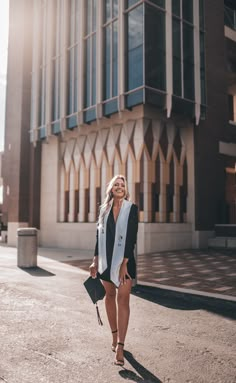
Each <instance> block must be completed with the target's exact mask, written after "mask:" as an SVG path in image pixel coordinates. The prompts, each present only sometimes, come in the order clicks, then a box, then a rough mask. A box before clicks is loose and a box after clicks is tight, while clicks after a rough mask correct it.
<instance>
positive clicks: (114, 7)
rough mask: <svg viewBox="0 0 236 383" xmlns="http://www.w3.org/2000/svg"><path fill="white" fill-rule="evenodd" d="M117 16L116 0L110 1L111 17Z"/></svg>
mask: <svg viewBox="0 0 236 383" xmlns="http://www.w3.org/2000/svg"><path fill="white" fill-rule="evenodd" d="M117 16H118V0H113V1H112V17H113V18H114V17H117Z"/></svg>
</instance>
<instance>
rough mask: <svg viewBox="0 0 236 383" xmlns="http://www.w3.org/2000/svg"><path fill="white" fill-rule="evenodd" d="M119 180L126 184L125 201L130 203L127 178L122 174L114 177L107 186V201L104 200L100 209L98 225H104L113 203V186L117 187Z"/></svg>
mask: <svg viewBox="0 0 236 383" xmlns="http://www.w3.org/2000/svg"><path fill="white" fill-rule="evenodd" d="M118 179H121V180H122V181H123V182H124V184H125V195H124V199H126V200H127V201H129V199H130V194H129V191H128V185H127V180H126V178H125V176H123V175H122V174H118V175H116V176H114V177H113V178H112V179H111V181H110V182H109V183H108V185H107V189H106V196H105V199H104V201H103V203H102V204H101V206H100V208H99V217H98V225H103V222H104V216H105V214H106V213H107V211H108V209H109V208H110V206H111V204H112V202H113V193H112V188H113V186H114V185H115V183H116V181H117V180H118Z"/></svg>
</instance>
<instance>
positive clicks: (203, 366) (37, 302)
mask: <svg viewBox="0 0 236 383" xmlns="http://www.w3.org/2000/svg"><path fill="white" fill-rule="evenodd" d="M39 254H40V255H39V256H38V267H37V268H33V269H24V270H23V269H20V268H17V266H16V258H17V257H16V249H14V248H9V247H5V246H1V247H0V297H1V300H0V335H1V346H0V382H1V381H2V382H7V383H38V382H45V383H54V382H55V383H78V382H79V383H80V382H88V383H94V382H96V383H100V382H104V383H106V382H109V383H110V382H112V383H113V382H114V383H119V382H124V380H125V381H128V382H143V383H145V382H146V383H160V382H161V383H167V382H168V383H213V382H214V383H219V382H222V383H234V382H235V376H236V364H235V355H236V347H235V345H236V336H235V334H236V331H235V330H236V327H235V319H236V310H235V308H236V305H235V303H234V302H229V301H226V300H219V299H218V300H217V299H212V298H207V297H198V296H194V295H191V294H189V295H187V294H186V295H179V296H176V295H172V294H171V293H170V292H169V291H168V290H165V293H164V294H163V293H160V289H158V288H156V289H155V288H154V287H145V286H138V287H137V288H136V289H134V291H133V293H132V296H131V317H130V325H129V331H128V335H127V339H126V345H125V349H126V353H125V357H126V363H125V368H120V367H117V366H114V364H113V360H114V353H112V351H111V347H110V346H111V335H110V330H109V327H108V323H107V319H106V314H105V309H104V302H100V303H99V307H100V311H101V316H102V319H103V322H104V326H103V327H100V326H99V325H98V323H97V318H96V312H95V307H94V305H93V304H92V303H91V301H90V299H89V297H88V296H87V293H86V291H85V289H84V287H83V281H84V280H85V279H86V278H87V276H88V273H87V272H86V271H85V270H82V269H81V268H79V267H74V266H72V265H70V264H68V263H67V262H68V260H69V261H70V262H71V261H73V260H74V261H76V260H77V261H78V256H79V257H80V259H82V258H84V260H86V259H87V261H88V260H90V259H91V255H92V254H91V253H89V252H87V253H84V252H83V254H80V255H79V254H78V251H77V250H76V251H70V252H67V251H62V250H57V249H39ZM65 262H66V263H65Z"/></svg>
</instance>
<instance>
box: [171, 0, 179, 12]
mask: <svg viewBox="0 0 236 383" xmlns="http://www.w3.org/2000/svg"><path fill="white" fill-rule="evenodd" d="M172 13H173V14H174V15H177V16H180V0H172Z"/></svg>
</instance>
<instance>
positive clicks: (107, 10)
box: [105, 0, 111, 21]
mask: <svg viewBox="0 0 236 383" xmlns="http://www.w3.org/2000/svg"><path fill="white" fill-rule="evenodd" d="M110 18H111V0H106V2H105V20H106V21H108V20H109V19H110Z"/></svg>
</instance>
